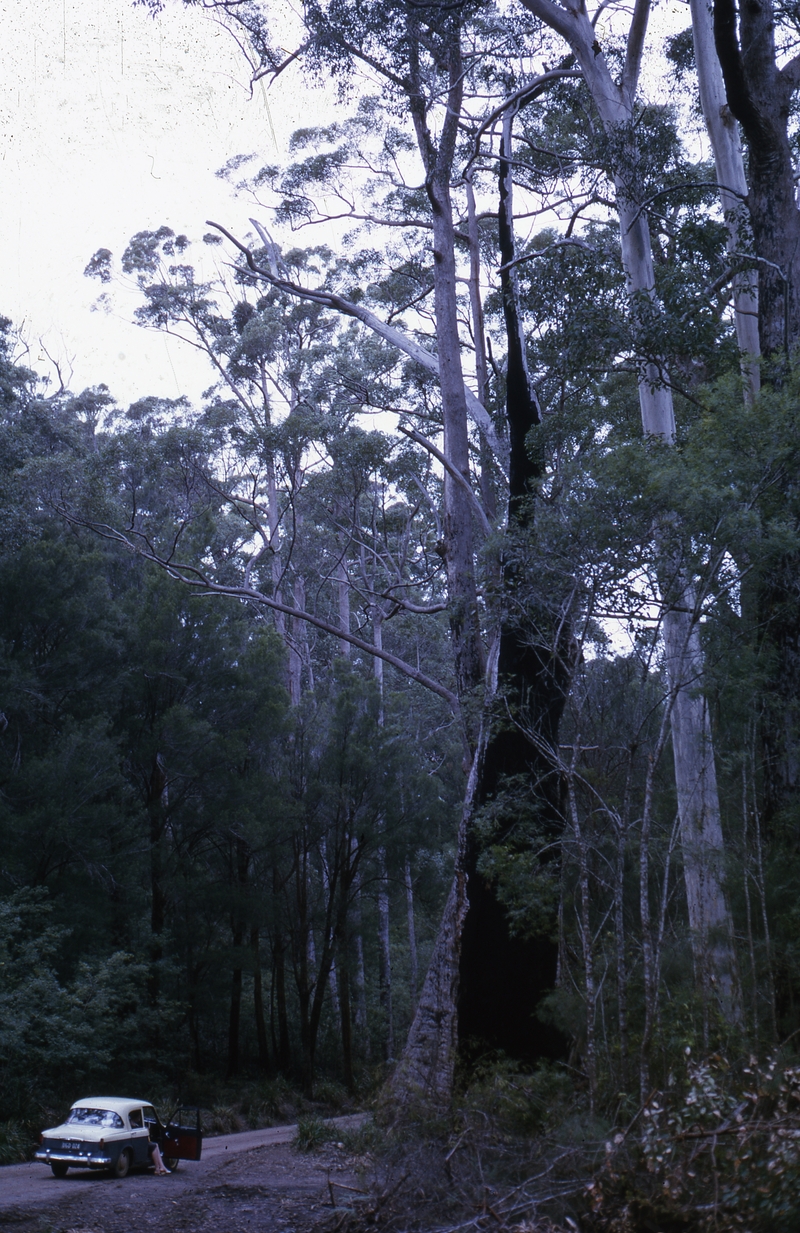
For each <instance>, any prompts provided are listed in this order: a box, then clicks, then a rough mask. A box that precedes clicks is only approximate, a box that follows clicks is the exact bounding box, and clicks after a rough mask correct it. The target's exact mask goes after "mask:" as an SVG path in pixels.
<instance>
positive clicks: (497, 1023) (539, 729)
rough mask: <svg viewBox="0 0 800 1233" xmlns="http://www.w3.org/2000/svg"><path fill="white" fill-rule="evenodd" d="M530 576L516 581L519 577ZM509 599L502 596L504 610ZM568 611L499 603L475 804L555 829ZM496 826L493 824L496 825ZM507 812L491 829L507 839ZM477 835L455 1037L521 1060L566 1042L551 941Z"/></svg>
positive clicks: (509, 388)
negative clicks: (508, 805)
mask: <svg viewBox="0 0 800 1233" xmlns="http://www.w3.org/2000/svg"><path fill="white" fill-rule="evenodd" d="M512 122H513V114H512V113H507V115H506V120H505V124H504V128H503V139H502V143H501V151H500V175H499V180H500V208H499V218H498V221H499V235H500V254H501V262H502V269H501V280H502V282H501V287H502V300H503V313H504V317H505V325H506V335H507V344H508V374H507V381H506V414H507V419H508V435H509V446H510V457H509V532H510V534H511V535H513V534H514V533H515V532H516V531H519V530H521V529H522V528H523V527H527V528H531V523H532V513H531V486H532V484H533V483H534V482H535V481H536V480H537V479H538V478H539V477H540V476H541V473H542V460H541V458H540V457H539V456H538V455H537V452H536V449H535V446H534V447H533V448H531V446H532V444H533V443H532V442H531V441H530V437H529V433H530V431H531V429H532V428H535V427H536V425H537V424H539V423H540V422H541V412H540V408H539V402H538V398H537V396H536V392H535V390H534V388H533V384H532V382H531V378H530V374H529V372H528V364H527V358H526V353H525V336H524V332H523V329H522V324H521V319H520V312H519V294H518V287H517V279H516V272H515V269H514V266H513V264H511V263H513V261H514V232H513V210H512V199H511V165H510V162H509V159H510V156H511V125H512ZM521 582H522V580H521V579H520V578H519V577H518V576H517V575H516V572H515V570H514V569H513V568H511V567H510V566H509V565H508V564H505V565H504V569H503V587H504V590H505V593H506V595H507V596H508V597H509V598H510V596H511V594H512V593H513V591H514V589H515V587H516V586H518V585H519V584H520V583H521ZM528 582H529V580H526V585H527V583H528ZM512 607H513V605H511V604H507V605H506V608H507V611H508V610H509V609H511V608H512ZM571 654H572V639H571V635H570V629H569V622H568V621H563V620H561V619H560V617H555V616H554V614H553V613H552V612H548V611H546V610H545V608H544V606H543V605H542V607H541V610H540V611H539V612H535V613H534V616H533V621H532V623H530V624H529V623H526V626H525V628H524V629H523V628H522V627H521V626H519V625H517V624H515V623H513V622H512V621H511V620H509V618H508V615H507V612H506V613H505V614H503V617H502V624H501V631H500V646H499V655H498V663H497V693H496V695H495V702H494V714H493V715H491V716H488V717H487V719H488V723H489V725H490V726H489V729H488V736H487V739H486V743H485V746H484V748H483V749H482V751H481V763H480V767H479V769H478V781H477V787H476V794H475V806H476V808H478V809H480V808H481V806H483V805H486V804H487V803H488V802H489V801H491V800H493V799H494V798H495V797H496V796H497V794H498V792H500V791H502V789H503V788H504V786H505V785H507V784H509V782H510V781H512V780H513V781H514V783H515V784H516V785H520V786H521V785H524V786H525V788H526V789H527V791H528V792H530V793H532V794H533V795H534V798H535V800H536V801H537V803H538V804H539V808H540V815H541V818H542V826H543V829H544V830H545V831H546V832H548V833H549V836H550V837H553V838H554V837H555V836H557V834H558V833H559V832H560V830H561V827H562V802H561V797H562V784H561V777H560V774H559V773H558V772H557V771H556V770H555V768H554V765H553V761H552V759H550V758H549V757H548V756H547V752H546V751H547V750H548V749H550V748H554V747H556V746H557V744H558V726H559V722H560V719H561V715H562V713H563V709H564V704H565V701H566V696H567V690H568V687H569V679H570V672H571V663H570V660H571ZM501 826H502V824H501ZM512 829H513V820H511V819H509V821H508V823H507V824H506V826H505V827H504V830H501V833H500V834H498V835H497V836H496V838H497V839H499V840H500V841H503V840H505V839H508V840H509V841H510V842H512V843H513V842H514V837H513V834H512V833H511V832H512ZM480 855H481V847H480V843H479V841H478V839H477V836H476V834H475V831H474V829H471V830H470V831H469V833H468V835H467V840H466V853H465V870H466V873H467V897H468V908H467V913H466V918H465V921H464V931H463V937H462V943H461V964H460V988H459V1002H458V1022H459V1040H460V1044H461V1048H462V1052H464V1053H465V1054H466V1056H467V1057H470V1056H473V1057H474V1056H476V1055H478V1054H480V1053H481V1052H483V1051H485V1050H486V1049H491V1050H498V1049H500V1050H502V1051H503V1052H504V1053H506V1054H507V1055H509V1056H511V1057H514V1058H518V1059H522V1060H525V1061H534V1060H535V1059H536V1058H539V1057H553V1056H558V1055H560V1054H561V1053H562V1052H563V1050H564V1045H565V1042H564V1040H563V1038H562V1037H561V1035H560V1034H559V1033H558V1032H556V1031H555V1030H554V1029H552V1028H549V1027H547V1026H546V1025H545V1024H543V1023H541V1022H539V1021H538V1020H537V1018H536V1009H537V1006H538V1004H539V1002H540V1001H541V999H542V997H543V995H544V994H546V993H547V992H549V991H550V990H551V989H552V988H553V987H554V985H555V979H556V966H557V958H558V956H557V947H556V944H555V943H554V942H553V940H552V938H551V937H545V936H543V937H540V938H533V939H522V938H520V937H514V936H512V934H511V932H510V930H509V925H508V918H507V914H506V911H505V909H504V908H503V906H502V905H501V904H500V903H499V901H498V899H497V895H496V893H495V891H494V889H493V887H492V886H491V885H490V884H489V883H488V882H487V880H486V879H485V878H484V877H483V876H482V875H481V873H480V872H479V871H478V861H479V859H480Z"/></svg>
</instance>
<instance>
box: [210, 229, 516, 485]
mask: <svg viewBox="0 0 800 1233" xmlns="http://www.w3.org/2000/svg"><path fill="white" fill-rule="evenodd" d="M250 221H251V223H252V224H253V226H254V227H255V229H256V232H257V233H258V237H259V239H260V240H261V242H262V244H263V245H264V247H265V248H266V250H267V252H268V253H271V252H272V251H273V245H272V241H271V240H270V238H269V236H268V235H267V234H266V232H265V231H264V229H263V227H262V226H261V224H260V223H258V222H257V221H256V220H255V219H252V218H251V220H250ZM206 225H207V226H208V227H214V228H215V230H217V231H219V232H221V233H222V235H224V236H225V237H226V238H227V239H228V240H230V242H231V244H233V245H235V247H236V248H238V250H239V252H240V253H242V255H243V256H244V257H245V259H246V261H247V266H248V269H249V270H250V271H251V272H252V273H253V274H255V275H256V276H257V277H258V278H263V279H264V280H265V281H266V282H268V283H270V284H271V286H273V287H275V288H276V290H278V291H283V292H284V293H285V294H286V295H292V296H295V297H296V298H297V299H301V300H309V301H311V303H313V304H323V305H324V306H325V307H326V308H332V309H334V311H335V312H338V313H341V314H342V315H343V316H346V317H354V318H355V319H356V320H357V321H360V322H361V323H362V324H363V325H365V326H367V328H368V329H370V330H372V331H373V332H374V333H375V334H377V335H378V336H379V337H380V338H383V339H384V340H385V341H386V342H388V343H390V344H391V345H392V346H394V347H397V349H398V351H402V352H403V354H404V355H407V356H408V357H409V358H410V359H412V360H414V361H415V363H417V364H419V365H420V366H421V367H422V368H425V369H427V371H428V372H430V373H433V374H434V375H435V376H436V377H438V376H439V361H438V359H437V358H436V356H435V355H432V354H431V352H430V351H428V350H426V348H425V347H421V346H420V345H419V343H417V342H414V340H413V338H410V337H409V336H408V335H407V334H404V333H403V331H402V330H398V329H397V328H396V327H395V326H392V325H388V324H387V323H386V322H385V321H382V320H381V318H380V317H377V316H376V315H375V313H373V312H370V310H369V309H368V308H364V307H362V305H360V304H354V303H352V302H351V301H350V300H346V299H345V298H344V297H343V296H341V295H337V294H336V293H335V292H333V291H323V290H321V289H319V288H317V289H314V288H311V287H301V286H300V285H299V284H298V283H293V282H291V281H290V280H289V279H288V278H282V277H281V276H280V274H279V273H278V271H277V267H275V268H274V269H273V271H270V270H265V269H264V268H263V267H262V266H259V265H257V264H256V260H255V257H254V256H253V252H252V249H250V248H248V247H247V245H246V244H242V242H241V241H240V240H237V239H236V237H235V236H234V235H231V233H230V231H228V229H227V228H226V227H223V226H222V224H221V223H215V222H213V221H212V220H211V219H206ZM464 396H465V399H466V403H467V412H468V414H469V417H470V419H471V420H472V422H473V423H474V424H475V426H476V427H477V428H478V430H479V431H480V432H481V433H482V434H483V436H484V438H485V440H486V441H487V443H488V445H489V447H490V448H491V450H492V452H493V453H494V455H495V457H496V459H497V461H498V463H499V464H500V466H501V467H502V469H503V471H506V470H507V467H508V450H507V449H506V446H505V443H504V442H503V441H501V439H500V438H499V437H498V435H497V432H496V431H495V427H494V424H493V423H492V421H491V418H490V416H489V413H488V411H487V410H486V408H485V407H484V406H483V404H482V403H480V402H479V401H478V399H477V398H476V396H475V395H474V394H473V393H472V390H471V389H470V388H469V386H467V385H465V386H464Z"/></svg>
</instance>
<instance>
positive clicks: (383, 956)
mask: <svg viewBox="0 0 800 1233" xmlns="http://www.w3.org/2000/svg"><path fill="white" fill-rule="evenodd" d="M377 861H378V980H379V988H380V1001H381V1010H382V1011H383V1022H384V1031H385V1036H384V1057H385V1059H386V1061H387V1062H391V1061H394V1015H393V1013H392V945H391V937H390V933H389V879H388V876H387V872H386V849H385V848H384V847H383V846H381V847H379V848H378V852H377Z"/></svg>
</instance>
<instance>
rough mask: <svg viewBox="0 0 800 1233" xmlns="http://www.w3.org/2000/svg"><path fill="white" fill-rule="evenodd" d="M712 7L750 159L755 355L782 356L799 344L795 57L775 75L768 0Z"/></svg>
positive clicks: (722, 0) (798, 71)
mask: <svg viewBox="0 0 800 1233" xmlns="http://www.w3.org/2000/svg"><path fill="white" fill-rule="evenodd" d="M738 24H739V30H738V34H737V28H736V26H737V10H736V8H735V6H734V2H733V0H714V41H715V44H716V48H717V55H718V56H719V61H720V65H721V67H722V75H723V78H724V81H725V91H726V95H727V100H728V106H729V107H730V110H731V112H732V113H733V115H734V116H735V117H736V119H737V120H738V121H739V123H740V124H741V126H742V130H743V132H744V136H745V140H746V142H747V146H748V152H749V156H750V157H749V164H748V179H749V191H748V194H747V207H748V210H749V212H750V223H751V226H752V231H753V243H754V245H755V250H756V255H757V257H758V258H759V263H758V265H759V268H758V306H759V331H760V338H761V350H762V352H763V354H764V355H765V356H776V355H780V353H781V352H784V353H787V354H788V352H789V351H790V349H791V348H792V347H793V346H794V345H795V344H796V342H797V340H798V338H799V337H800V211H798V208H797V197H796V191H797V190H796V184H795V178H794V174H795V173H794V160H793V157H792V148H791V144H790V139H789V131H788V121H789V111H790V106H791V101H792V95H793V94H794V91H795V90H796V89H797V86H798V84H799V83H800V58H798V57H797V56H795V58H794V59H793V60H790V62H789V63H788V64H787V65H786V66H785V67H784V68H783V69H780V70H779V69H778V66H777V63H776V57H775V14H774V11H773V5H772V2H771V0H761V2H760V3H758V4H743V5H740V6H739V9H738Z"/></svg>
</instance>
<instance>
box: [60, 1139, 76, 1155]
mask: <svg viewBox="0 0 800 1233" xmlns="http://www.w3.org/2000/svg"><path fill="white" fill-rule="evenodd" d="M79 1147H80V1143H75V1142H74V1140H72V1139H62V1141H61V1150H62V1151H64V1152H77V1150H78V1148H79Z"/></svg>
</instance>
